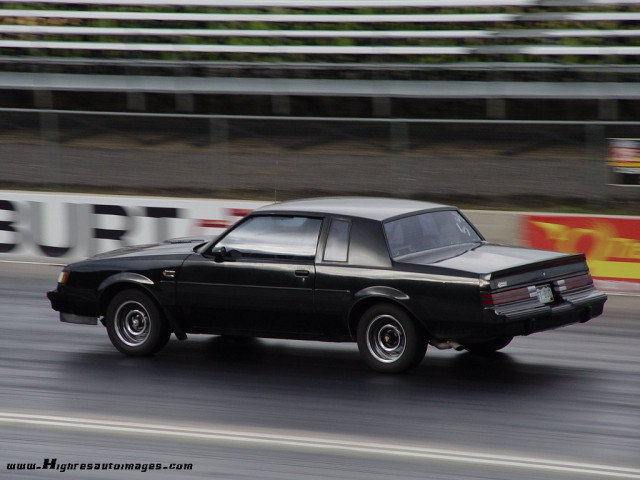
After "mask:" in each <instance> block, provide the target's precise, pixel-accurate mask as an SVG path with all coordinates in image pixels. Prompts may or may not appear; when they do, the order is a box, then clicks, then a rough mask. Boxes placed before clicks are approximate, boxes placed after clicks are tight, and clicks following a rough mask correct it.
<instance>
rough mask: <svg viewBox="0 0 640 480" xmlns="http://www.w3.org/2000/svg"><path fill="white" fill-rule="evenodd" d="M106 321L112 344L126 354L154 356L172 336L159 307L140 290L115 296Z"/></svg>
mask: <svg viewBox="0 0 640 480" xmlns="http://www.w3.org/2000/svg"><path fill="white" fill-rule="evenodd" d="M105 319H106V326H107V333H108V335H109V339H110V340H111V343H113V345H114V347H116V348H117V349H118V350H120V351H121V352H122V353H125V354H127V355H135V356H143V355H151V354H153V353H155V352H157V351H159V350H160V349H161V348H162V347H164V346H165V345H166V344H167V342H168V341H169V337H170V336H171V331H170V330H169V328H168V326H167V324H166V322H165V321H164V318H163V317H162V314H161V312H160V310H159V308H158V307H157V305H156V304H155V303H154V302H153V300H152V299H151V298H149V296H148V295H147V294H145V293H144V292H141V291H138V290H124V291H122V292H120V293H118V294H117V295H116V296H115V297H113V299H112V300H111V302H110V303H109V306H108V307H107V313H106V315H105Z"/></svg>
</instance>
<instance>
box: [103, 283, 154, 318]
mask: <svg viewBox="0 0 640 480" xmlns="http://www.w3.org/2000/svg"><path fill="white" fill-rule="evenodd" d="M124 290H137V291H139V292H142V293H144V294H145V295H147V296H148V297H149V298H150V299H151V301H152V302H153V303H155V304H156V306H157V307H159V308H160V305H159V304H158V301H157V300H156V299H155V297H154V296H153V295H151V294H150V293H149V291H148V290H147V289H146V288H144V287H142V286H140V285H139V284H137V283H133V282H122V283H115V284H113V285H109V287H107V288H106V289H105V291H104V292H102V294H101V295H100V301H99V310H98V314H99V315H103V316H104V315H105V314H106V313H107V308H108V307H109V303H111V300H113V297H115V296H116V295H117V294H119V293H120V292H122V291H124ZM160 311H162V308H160Z"/></svg>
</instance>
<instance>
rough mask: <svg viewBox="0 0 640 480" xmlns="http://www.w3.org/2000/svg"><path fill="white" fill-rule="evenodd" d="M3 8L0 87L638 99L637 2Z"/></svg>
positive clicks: (414, 0)
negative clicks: (577, 84) (576, 85)
mask: <svg viewBox="0 0 640 480" xmlns="http://www.w3.org/2000/svg"><path fill="white" fill-rule="evenodd" d="M3 4H4V6H5V8H3V9H0V88H1V89H4V90H12V89H16V90H21V89H22V90H35V89H39V90H43V91H64V90H73V91H126V92H142V93H154V92H160V93H162V92H164V93H175V94H200V93H202V94H227V95H233V94H243V95H247V94H249V95H262V94H265V95H268V94H273V95H282V96H291V95H308V96H349V95H359V96H363V97H380V96H388V97H391V98H393V97H404V98H485V99H491V98H498V99H503V98H529V99H537V98H547V99H554V98H589V99H598V100H607V99H611V100H619V99H637V97H638V96H639V92H640V88H638V87H639V86H638V81H637V79H638V73H639V71H640V67H639V66H638V61H637V60H638V58H640V29H638V28H637V26H638V22H639V21H640V0H585V1H578V0H447V1H446V2H441V1H433V0H387V1H385V0H344V1H336V0H264V1H256V0H226V1H220V0H218V1H216V0H211V1H207V0H184V1H171V0H106V1H98V0H76V1H74V2H69V1H61V0H44V1H35V0H33V1H32V0H26V1H25V0H10V1H7V2H3ZM6 7H11V8H6ZM576 83H579V84H580V88H575V84H576Z"/></svg>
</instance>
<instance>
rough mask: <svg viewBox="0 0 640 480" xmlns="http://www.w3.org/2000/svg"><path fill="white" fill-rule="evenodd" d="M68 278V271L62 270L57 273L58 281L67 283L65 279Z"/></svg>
mask: <svg viewBox="0 0 640 480" xmlns="http://www.w3.org/2000/svg"><path fill="white" fill-rule="evenodd" d="M68 278H69V272H68V271H66V270H63V271H61V272H60V274H59V275H58V283H67V279H68Z"/></svg>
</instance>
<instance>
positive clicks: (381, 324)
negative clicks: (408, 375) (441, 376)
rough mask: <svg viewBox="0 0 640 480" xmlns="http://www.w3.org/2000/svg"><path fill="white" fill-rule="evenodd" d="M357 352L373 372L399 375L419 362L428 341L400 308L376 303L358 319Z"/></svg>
mask: <svg viewBox="0 0 640 480" xmlns="http://www.w3.org/2000/svg"><path fill="white" fill-rule="evenodd" d="M358 350H359V351H360V355H361V356H362V358H363V360H364V361H365V363H366V364H367V365H368V366H369V367H371V368H372V369H374V370H376V371H378V372H384V373H400V372H404V371H405V370H408V369H410V368H412V367H415V366H416V365H418V364H419V363H420V362H421V361H422V359H423V358H424V354H425V352H426V351H427V339H426V335H425V333H424V332H423V330H422V329H421V328H420V327H419V326H418V325H416V324H415V323H414V321H413V320H412V319H411V317H410V316H409V315H408V314H407V313H406V312H405V311H404V310H403V309H401V308H400V307H398V306H396V305H391V304H379V305H375V306H373V307H371V308H370V309H369V310H367V311H366V312H365V313H364V315H363V316H362V318H361V319H360V323H359V324H358Z"/></svg>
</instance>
